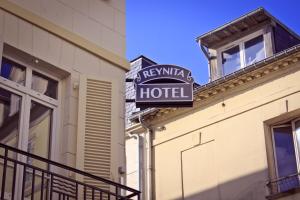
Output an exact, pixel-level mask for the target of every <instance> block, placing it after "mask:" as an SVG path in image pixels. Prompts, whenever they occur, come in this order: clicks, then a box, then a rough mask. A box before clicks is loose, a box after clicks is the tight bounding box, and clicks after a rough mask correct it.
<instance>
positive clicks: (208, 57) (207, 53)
mask: <svg viewBox="0 0 300 200" xmlns="http://www.w3.org/2000/svg"><path fill="white" fill-rule="evenodd" d="M198 45H199V47H200V49H201V50H202V52H203V53H204V55H205V57H206V58H207V60H208V63H207V66H208V82H211V67H210V60H211V59H212V58H211V56H210V55H209V52H208V51H207V49H205V47H204V46H203V45H202V44H201V41H200V40H199V41H198Z"/></svg>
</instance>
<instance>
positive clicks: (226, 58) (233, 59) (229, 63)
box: [222, 46, 241, 75]
mask: <svg viewBox="0 0 300 200" xmlns="http://www.w3.org/2000/svg"><path fill="white" fill-rule="evenodd" d="M222 64H223V71H224V74H225V75H227V74H230V73H232V72H234V71H236V70H238V69H240V68H241V60H240V47H239V46H235V47H233V48H231V49H228V50H226V51H224V52H223V53H222Z"/></svg>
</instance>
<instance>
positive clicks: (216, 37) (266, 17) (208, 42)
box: [196, 7, 300, 47]
mask: <svg viewBox="0 0 300 200" xmlns="http://www.w3.org/2000/svg"><path fill="white" fill-rule="evenodd" d="M271 22H274V23H276V24H278V25H280V26H282V27H283V28H284V29H286V30H287V31H288V32H289V33H290V34H292V35H293V36H295V37H296V38H298V39H299V40H300V37H299V35H298V34H296V33H295V32H293V31H292V30H290V29H289V28H288V27H287V26H285V25H284V24H283V23H281V22H280V21H279V20H278V19H276V18H275V17H274V16H272V15H271V14H270V13H269V12H267V11H266V10H265V9H264V8H262V7H260V8H258V9H256V10H254V11H251V12H249V13H247V14H245V15H243V16H241V17H239V18H237V19H235V20H233V21H231V22H228V23H226V24H224V25H223V26H221V27H219V28H216V29H214V30H212V31H210V32H208V33H205V34H203V35H201V36H199V37H197V38H196V41H197V42H200V43H201V44H202V45H204V46H206V47H211V46H214V45H216V44H217V43H220V42H222V41H224V40H225V39H227V38H230V37H232V36H234V35H241V34H242V33H244V32H246V31H249V30H250V29H252V28H253V27H257V26H259V25H266V24H268V23H271Z"/></svg>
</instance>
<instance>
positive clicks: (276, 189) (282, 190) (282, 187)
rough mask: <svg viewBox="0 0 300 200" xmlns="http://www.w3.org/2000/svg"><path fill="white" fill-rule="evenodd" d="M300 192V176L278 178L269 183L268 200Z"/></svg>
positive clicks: (297, 174) (292, 175)
mask: <svg viewBox="0 0 300 200" xmlns="http://www.w3.org/2000/svg"><path fill="white" fill-rule="evenodd" d="M298 191H300V174H299V173H296V174H291V175H289V176H285V177H281V178H277V179H274V180H271V181H269V182H268V183H267V199H273V198H275V197H280V196H285V195H289V194H291V193H295V192H298Z"/></svg>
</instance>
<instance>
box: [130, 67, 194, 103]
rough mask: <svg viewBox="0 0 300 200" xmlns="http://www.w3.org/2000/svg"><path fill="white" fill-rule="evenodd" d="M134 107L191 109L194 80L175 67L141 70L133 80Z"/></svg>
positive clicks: (185, 70) (184, 70) (189, 74)
mask: <svg viewBox="0 0 300 200" xmlns="http://www.w3.org/2000/svg"><path fill="white" fill-rule="evenodd" d="M134 83H135V89H136V99H135V102H136V107H140V108H145V107H192V106H193V84H194V79H193V78H192V77H191V72H190V71H189V70H187V69H184V68H182V67H178V66H175V65H153V66H149V67H146V68H143V69H141V70H140V71H139V72H138V73H137V77H136V78H135V80H134Z"/></svg>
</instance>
